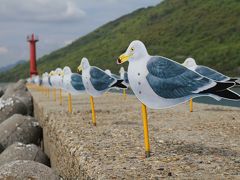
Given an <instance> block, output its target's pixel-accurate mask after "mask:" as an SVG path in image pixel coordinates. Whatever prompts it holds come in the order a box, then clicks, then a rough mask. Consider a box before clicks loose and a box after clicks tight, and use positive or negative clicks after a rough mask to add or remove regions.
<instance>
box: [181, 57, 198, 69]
mask: <svg viewBox="0 0 240 180" xmlns="http://www.w3.org/2000/svg"><path fill="white" fill-rule="evenodd" d="M183 66H185V67H187V68H191V67H195V66H197V64H196V61H195V60H194V59H193V58H187V59H186V60H185V61H184V63H183Z"/></svg>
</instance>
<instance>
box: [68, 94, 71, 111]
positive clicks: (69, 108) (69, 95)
mask: <svg viewBox="0 0 240 180" xmlns="http://www.w3.org/2000/svg"><path fill="white" fill-rule="evenodd" d="M68 112H69V113H72V95H71V93H68Z"/></svg>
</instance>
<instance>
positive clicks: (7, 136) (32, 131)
mask: <svg viewBox="0 0 240 180" xmlns="http://www.w3.org/2000/svg"><path fill="white" fill-rule="evenodd" d="M41 139H42V128H41V127H40V126H39V123H38V122H37V121H36V119H34V118H32V117H30V116H23V115H20V114H14V115H13V116H11V117H10V118H8V119H7V120H5V121H4V122H2V123H1V124H0V145H1V146H3V147H4V148H6V147H8V146H9V145H11V144H13V143H14V142H22V143H25V144H30V143H34V144H36V145H39V144H40V142H41Z"/></svg>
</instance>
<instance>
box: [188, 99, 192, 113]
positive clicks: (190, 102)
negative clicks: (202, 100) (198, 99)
mask: <svg viewBox="0 0 240 180" xmlns="http://www.w3.org/2000/svg"><path fill="white" fill-rule="evenodd" d="M189 106H190V112H193V100H192V98H191V99H190V101H189Z"/></svg>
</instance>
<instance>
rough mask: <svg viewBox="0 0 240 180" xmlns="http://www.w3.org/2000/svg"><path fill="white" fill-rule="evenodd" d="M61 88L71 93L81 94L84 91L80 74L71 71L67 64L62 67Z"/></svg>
mask: <svg viewBox="0 0 240 180" xmlns="http://www.w3.org/2000/svg"><path fill="white" fill-rule="evenodd" d="M63 89H64V90H65V91H67V92H69V93H71V94H83V93H84V92H85V87H84V85H83V81H82V76H81V75H80V74H78V73H72V71H71V69H70V67H68V66H65V67H64V68H63Z"/></svg>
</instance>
